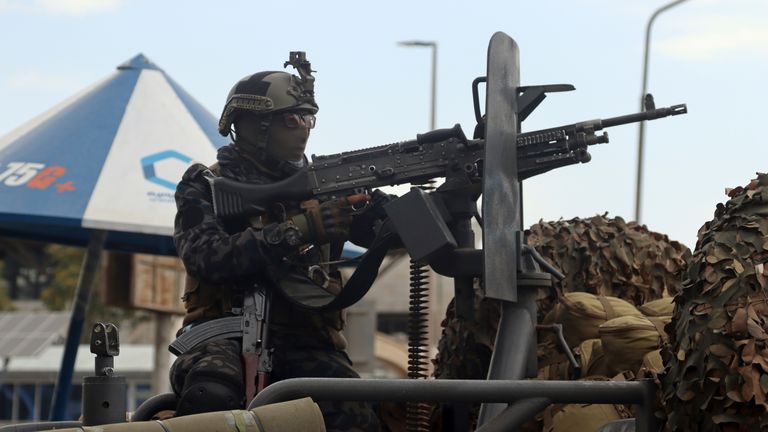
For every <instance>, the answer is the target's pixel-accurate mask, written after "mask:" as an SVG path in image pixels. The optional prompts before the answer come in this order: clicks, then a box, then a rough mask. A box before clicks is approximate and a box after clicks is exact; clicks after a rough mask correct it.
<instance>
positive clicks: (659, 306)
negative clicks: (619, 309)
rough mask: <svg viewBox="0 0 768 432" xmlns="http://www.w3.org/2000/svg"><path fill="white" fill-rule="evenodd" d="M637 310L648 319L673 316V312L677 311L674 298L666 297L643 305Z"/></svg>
mask: <svg viewBox="0 0 768 432" xmlns="http://www.w3.org/2000/svg"><path fill="white" fill-rule="evenodd" d="M637 309H638V310H639V311H640V312H641V313H642V314H643V315H645V316H647V317H665V316H672V312H674V311H675V302H674V298H673V297H664V298H660V299H658V300H653V301H649V302H646V303H643V304H642V305H640V307H638V308H637Z"/></svg>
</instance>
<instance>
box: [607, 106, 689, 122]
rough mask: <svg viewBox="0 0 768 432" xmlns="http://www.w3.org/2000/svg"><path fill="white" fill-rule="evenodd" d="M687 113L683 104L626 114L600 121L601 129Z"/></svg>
mask: <svg viewBox="0 0 768 432" xmlns="http://www.w3.org/2000/svg"><path fill="white" fill-rule="evenodd" d="M687 112H688V107H687V106H686V105H685V104H679V105H672V106H671V107H665V108H656V109H652V110H647V111H643V112H639V113H636V114H628V115H623V116H618V117H611V118H607V119H604V120H603V121H602V127H604V128H606V127H611V126H619V125H623V124H628V123H637V122H640V121H645V120H656V119H660V118H664V117H669V116H676V115H680V114H685V113H687Z"/></svg>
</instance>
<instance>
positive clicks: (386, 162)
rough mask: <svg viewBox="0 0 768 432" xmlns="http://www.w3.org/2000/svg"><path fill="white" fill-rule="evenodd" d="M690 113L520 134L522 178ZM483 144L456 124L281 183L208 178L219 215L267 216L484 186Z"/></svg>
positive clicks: (331, 161) (344, 156)
mask: <svg viewBox="0 0 768 432" xmlns="http://www.w3.org/2000/svg"><path fill="white" fill-rule="evenodd" d="M686 112H687V107H686V105H685V104H680V105H673V106H671V107H667V108H655V109H649V110H646V111H643V112H639V113H635V114H628V115H624V116H619V117H612V118H607V119H596V120H589V121H584V122H580V123H574V124H570V125H566V126H560V127H554V128H550V129H542V130H537V131H532V132H524V133H521V134H518V135H517V157H518V161H517V167H518V179H520V180H524V179H527V178H530V177H533V176H536V175H539V174H542V173H545V172H547V171H550V170H553V169H555V168H559V167H563V166H567V165H572V164H576V163H586V162H589V160H590V159H591V156H590V154H589V151H588V147H589V146H591V145H595V144H603V143H607V142H608V133H607V132H604V133H602V134H599V135H598V134H597V133H596V132H598V131H600V130H602V129H604V128H608V127H612V126H618V125H623V124H629V123H636V122H640V121H644V120H655V119H658V118H662V117H668V116H676V115H680V114H685V113H686ZM484 143H485V141H484V140H483V139H472V140H469V139H467V138H466V136H465V135H464V132H463V131H462V129H461V126H460V125H458V124H456V125H455V126H454V127H452V128H449V129H438V130H434V131H431V132H427V133H424V134H418V135H417V136H416V139H415V140H410V141H403V142H398V143H394V144H386V145H382V146H378V147H371V148H366V149H361V150H354V151H348V152H343V153H338V154H333V155H328V156H315V155H313V156H312V163H310V164H309V165H308V166H307V168H306V169H303V170H301V171H299V172H298V173H297V174H294V175H293V176H291V177H289V178H287V179H285V180H282V181H280V182H277V183H271V184H268V185H255V184H248V183H240V182H237V181H234V180H230V179H227V178H223V177H209V178H208V181H209V183H210V185H211V191H212V195H213V205H214V210H215V212H216V215H217V216H218V217H220V218H222V219H229V218H233V217H239V216H243V215H250V216H253V215H260V214H263V213H264V212H265V210H266V208H267V206H269V205H271V203H274V202H279V201H285V200H291V201H297V200H305V199H309V198H313V197H314V198H319V199H327V198H333V197H340V196H346V195H351V194H356V193H367V192H369V191H370V190H372V189H374V188H377V187H381V186H393V185H398V184H404V183H412V184H423V183H425V182H427V181H429V180H431V179H434V178H438V177H447V176H448V174H449V173H451V172H463V173H464V174H466V175H467V176H468V177H470V178H471V179H473V180H477V181H479V180H480V179H481V178H482V165H483V164H482V162H483V157H484Z"/></svg>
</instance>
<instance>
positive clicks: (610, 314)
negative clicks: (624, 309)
mask: <svg viewBox="0 0 768 432" xmlns="http://www.w3.org/2000/svg"><path fill="white" fill-rule="evenodd" d="M597 299H598V300H599V301H600V303H601V304H602V305H603V309H605V319H606V321H607V320H612V319H614V318H616V316H617V315H616V311H615V310H613V305H611V302H610V300H608V298H607V297H605V296H604V295H602V294H601V295H599V296H597Z"/></svg>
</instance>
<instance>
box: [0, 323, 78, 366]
mask: <svg viewBox="0 0 768 432" xmlns="http://www.w3.org/2000/svg"><path fill="white" fill-rule="evenodd" d="M68 325H69V312H44V313H43V312H1V313H0V358H9V357H18V356H35V355H37V354H39V353H40V351H42V350H43V349H44V348H46V347H47V346H48V345H50V344H52V343H54V342H56V341H58V340H60V339H62V338H63V337H64V334H65V333H66V331H67V326H68Z"/></svg>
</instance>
